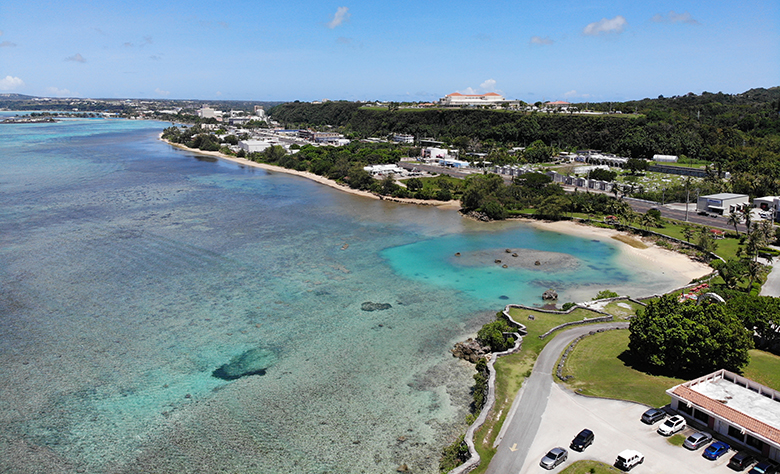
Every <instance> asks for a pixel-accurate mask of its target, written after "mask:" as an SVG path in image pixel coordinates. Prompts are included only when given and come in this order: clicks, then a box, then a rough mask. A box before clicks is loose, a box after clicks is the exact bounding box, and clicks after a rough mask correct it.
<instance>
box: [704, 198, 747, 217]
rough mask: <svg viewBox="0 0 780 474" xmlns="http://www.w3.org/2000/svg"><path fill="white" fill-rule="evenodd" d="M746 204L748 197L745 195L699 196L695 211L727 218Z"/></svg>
mask: <svg viewBox="0 0 780 474" xmlns="http://www.w3.org/2000/svg"><path fill="white" fill-rule="evenodd" d="M746 204H750V197H749V196H748V195H747V194H732V193H719V194H710V195H708V196H699V200H698V202H697V203H696V211H697V212H708V213H711V214H720V215H724V216H727V215H729V214H731V213H732V212H734V211H736V210H737V208H738V207H741V206H744V205H746Z"/></svg>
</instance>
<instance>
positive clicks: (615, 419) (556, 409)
mask: <svg viewBox="0 0 780 474" xmlns="http://www.w3.org/2000/svg"><path fill="white" fill-rule="evenodd" d="M550 383H551V384H552V387H551V390H550V398H549V400H548V403H547V410H546V411H545V413H544V415H543V416H542V423H541V426H540V428H539V431H538V432H537V433H536V437H535V439H534V442H533V444H532V445H531V447H530V448H529V450H528V455H527V456H526V458H525V462H524V463H523V466H522V468H521V469H520V471H519V472H520V473H522V474H526V473H534V474H536V473H548V472H550V471H547V470H545V469H543V468H542V467H541V466H539V461H540V460H541V459H542V457H543V456H544V455H545V454H546V453H547V451H549V450H550V449H551V448H554V447H556V446H560V447H563V448H566V449H567V450H568V451H569V459H568V461H566V463H564V464H563V465H562V466H563V467H565V466H568V465H569V464H571V463H573V462H575V461H579V460H583V459H595V460H597V461H601V462H604V463H607V464H610V465H611V464H613V463H614V462H615V458H616V457H617V454H618V453H619V452H620V451H622V450H624V449H633V450H636V451H639V452H641V453H642V454H643V455H644V456H645V462H644V463H643V464H640V465H639V466H637V467H635V468H634V469H632V470H631V472H632V473H640V474H641V473H654V474H677V473H681V472H713V473H718V472H720V473H723V474H726V473H732V474H733V472H734V471H732V470H731V469H729V468H728V467H726V464H727V463H728V461H729V459H730V458H731V456H733V455H734V453H735V452H736V451H734V450H732V451H730V452H728V453H727V454H725V455H724V456H722V457H721V458H720V459H719V460H717V461H714V462H713V461H708V460H707V459H705V458H703V457H702V455H701V454H702V452H703V451H704V448H699V449H698V450H697V451H694V452H691V451H689V450H687V449H685V448H682V447H678V446H673V445H671V444H669V443H668V441H667V438H665V437H664V436H661V435H659V434H658V433H656V431H655V430H656V429H657V428H658V426H659V425H660V423H661V422H658V423H656V424H654V425H652V426H648V425H646V424H644V423H642V422H641V421H640V420H639V418H640V417H641V416H642V413H643V412H644V411H645V410H646V409H647V407H646V406H644V405H639V404H636V403H631V402H623V401H617V400H606V399H599V398H589V397H583V396H580V395H575V394H573V393H571V392H569V391H568V390H566V389H564V388H562V387H561V386H560V385H558V384H556V383H554V382H552V381H551V382H550ZM583 428H589V429H591V430H593V432H594V433H595V435H596V439H595V441H594V442H593V445H591V446H590V447H589V448H587V449H586V450H585V452H583V453H578V452H576V451H573V450H571V449H569V443H570V442H571V440H572V439H573V438H574V436H576V435H577V433H579V431H580V430H582V429H583ZM694 432H695V430H694V429H691V428H686V429H685V430H684V431H682V434H684V435H685V436H688V435H689V434H691V433H694ZM563 467H560V466H559V467H557V468H555V470H554V471H553V472H559V471H560V470H562V469H563Z"/></svg>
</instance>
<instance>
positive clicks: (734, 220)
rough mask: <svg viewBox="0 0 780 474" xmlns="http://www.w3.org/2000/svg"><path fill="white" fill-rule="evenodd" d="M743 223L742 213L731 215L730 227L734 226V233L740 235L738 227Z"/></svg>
mask: <svg viewBox="0 0 780 474" xmlns="http://www.w3.org/2000/svg"><path fill="white" fill-rule="evenodd" d="M741 222H742V213H741V212H740V211H734V212H732V213H731V214H729V221H728V223H729V225H733V226H734V232H736V233H737V235H739V229H737V226H738V225H739V224H740V223H741Z"/></svg>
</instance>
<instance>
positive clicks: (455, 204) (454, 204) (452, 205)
mask: <svg viewBox="0 0 780 474" xmlns="http://www.w3.org/2000/svg"><path fill="white" fill-rule="evenodd" d="M160 140H162V141H164V142H165V143H167V144H169V145H171V146H172V147H176V148H179V149H181V150H185V151H188V152H191V153H197V154H199V155H207V156H213V157H216V158H220V159H222V160H227V161H232V162H234V163H238V164H241V165H246V166H253V167H255V168H261V169H264V170H266V171H271V172H276V173H286V174H291V175H295V176H300V177H301V178H306V179H310V180H312V181H316V182H317V183H320V184H324V185H325V186H330V187H331V188H334V189H338V190H339V191H343V192H345V193H350V194H354V195H355V196H362V197H366V198H370V199H380V200H384V201H391V202H401V203H405V204H417V205H420V206H436V207H439V208H443V209H460V201H457V200H451V201H436V200H433V199H430V200H425V199H408V198H394V197H389V196H379V195H377V194H374V193H372V192H369V191H363V190H360V189H352V188H350V187H349V186H346V185H344V184H341V183H338V182H336V181H334V180H332V179H328V178H326V177H324V176H320V175H317V174H314V173H309V172H308V171H298V170H292V169H289V168H283V167H281V166H275V165H269V164H265V163H258V162H256V161H252V160H247V159H246V158H238V157H235V156H230V155H225V154H224V153H220V152H218V151H203V150H198V149H195V148H189V147H186V146H184V145H182V144H179V143H171V142H169V141H167V140H164V139H163V138H162V134H160Z"/></svg>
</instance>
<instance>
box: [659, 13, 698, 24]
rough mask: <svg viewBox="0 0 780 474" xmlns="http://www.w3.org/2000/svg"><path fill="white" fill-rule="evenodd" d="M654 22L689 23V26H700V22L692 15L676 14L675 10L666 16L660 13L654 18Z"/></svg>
mask: <svg viewBox="0 0 780 474" xmlns="http://www.w3.org/2000/svg"><path fill="white" fill-rule="evenodd" d="M652 20H653V21H654V22H656V23H688V24H689V25H698V24H699V22H698V21H696V20H694V19H693V17H691V14H690V13H688V12H685V13H675V12H674V10H672V11H670V12H669V13H668V14H666V15H661V14H660V13H659V14H657V15H655V16H653V18H652Z"/></svg>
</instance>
